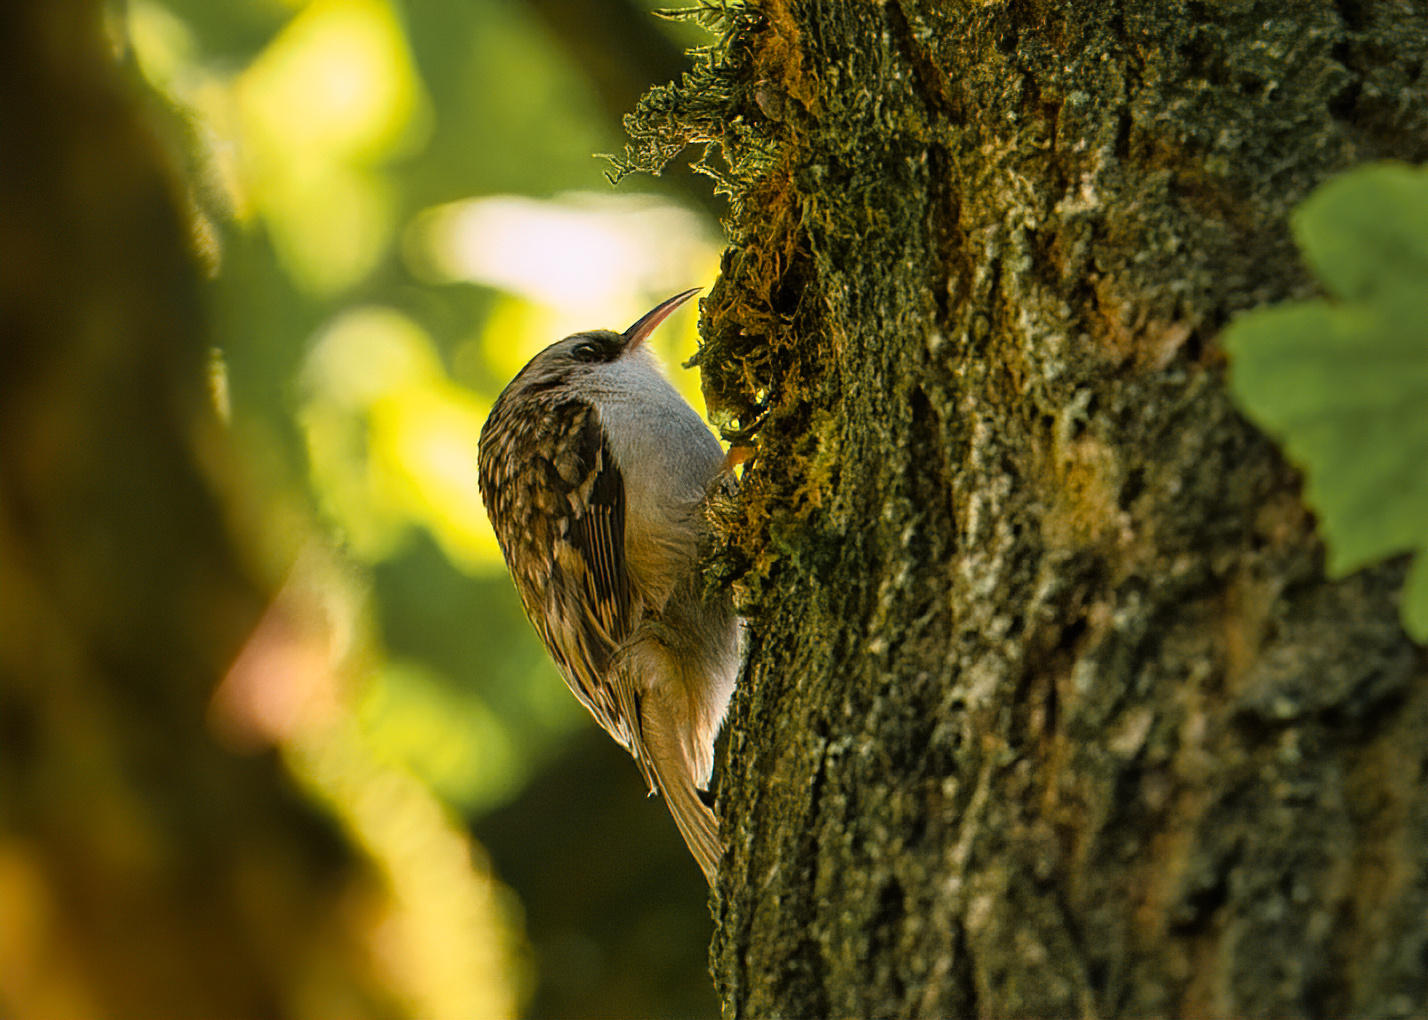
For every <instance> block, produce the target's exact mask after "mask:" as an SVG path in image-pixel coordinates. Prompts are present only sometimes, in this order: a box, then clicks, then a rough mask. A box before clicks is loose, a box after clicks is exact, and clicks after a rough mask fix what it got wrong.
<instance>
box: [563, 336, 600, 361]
mask: <svg viewBox="0 0 1428 1020" xmlns="http://www.w3.org/2000/svg"><path fill="white" fill-rule="evenodd" d="M570 356H571V357H572V358H574V359H575V360H576V361H581V362H584V363H586V364H590V363H591V362H595V361H599V360H601V358H600V345H599V344H597V343H595V341H593V340H584V341H582V342H580V343H578V344H576V345H575V349H574V350H573V351H571V352H570Z"/></svg>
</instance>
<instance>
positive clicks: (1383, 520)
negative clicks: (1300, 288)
mask: <svg viewBox="0 0 1428 1020" xmlns="http://www.w3.org/2000/svg"><path fill="white" fill-rule="evenodd" d="M1292 225H1293V228H1294V236H1295V238H1296V240H1297V241H1298V242H1299V246H1300V249H1301V250H1302V251H1303V252H1304V256H1305V258H1306V259H1307V261H1308V262H1309V263H1310V265H1311V266H1313V267H1314V270H1315V272H1316V273H1317V274H1318V275H1319V277H1320V279H1321V280H1322V281H1323V283H1324V286H1325V289H1326V290H1328V291H1329V293H1330V294H1331V295H1333V297H1334V298H1335V299H1336V300H1314V301H1300V302H1292V303H1288V304H1284V305H1280V306H1278V307H1275V308H1268V309H1260V310H1257V311H1254V312H1251V313H1249V314H1247V315H1244V316H1242V317H1241V318H1239V319H1237V320H1236V321H1235V322H1234V323H1233V324H1232V325H1231V326H1230V327H1229V329H1227V330H1226V332H1225V337H1224V344H1225V348H1226V350H1228V351H1229V353H1230V355H1231V358H1232V371H1231V375H1230V391H1231V393H1232V394H1233V395H1234V397H1235V399H1236V401H1237V402H1238V403H1239V405H1240V408H1241V410H1243V411H1244V413H1245V414H1246V415H1247V416H1248V417H1249V418H1250V419H1251V420H1253V421H1254V422H1255V423H1256V424H1258V425H1259V426H1260V427H1261V428H1263V429H1264V430H1265V431H1266V432H1268V433H1269V434H1270V435H1272V436H1274V437H1275V438H1276V439H1277V440H1278V441H1279V442H1280V444H1281V445H1282V446H1283V447H1284V449H1285V451H1286V454H1287V455H1288V457H1289V459H1290V460H1292V461H1293V462H1294V463H1295V464H1297V465H1298V466H1299V468H1300V469H1301V470H1302V471H1303V472H1304V476H1305V500H1306V501H1307V502H1308V503H1309V505H1310V506H1311V507H1312V508H1313V510H1314V512H1315V514H1316V515H1317V516H1318V518H1319V527H1320V530H1321V532H1322V534H1323V537H1324V540H1325V543H1326V545H1327V546H1328V550H1329V564H1328V567H1329V573H1330V574H1331V575H1332V576H1335V577H1342V576H1343V575H1345V574H1347V573H1350V572H1351V571H1354V570H1357V569H1359V568H1360V567H1363V566H1367V565H1368V564H1370V563H1374V562H1377V561H1378V560H1382V559H1384V558H1386V557H1389V556H1396V555H1399V554H1401V553H1407V552H1412V553H1414V554H1415V559H1414V562H1413V565H1412V567H1411V568H1410V572H1409V577H1408V581H1407V583H1406V584H1405V586H1404V590H1403V593H1402V597H1401V611H1402V617H1403V624H1404V628H1405V629H1406V630H1407V631H1408V633H1409V634H1410V635H1411V636H1412V637H1413V638H1414V639H1415V640H1417V641H1421V642H1428V172H1425V171H1424V170H1421V169H1414V168H1412V167H1407V166H1401V165H1375V166H1369V167H1364V168H1362V169H1360V170H1357V171H1354V172H1353V173H1350V174H1347V175H1345V176H1343V177H1340V178H1338V179H1337V180H1334V181H1331V182H1329V183H1328V184H1325V185H1324V186H1323V187H1321V188H1319V189H1318V190H1316V191H1315V192H1314V194H1312V195H1311V196H1309V198H1308V199H1307V200H1306V201H1305V202H1304V203H1303V204H1302V205H1300V206H1299V208H1298V209H1297V210H1295V213H1294V216H1293V220H1292Z"/></svg>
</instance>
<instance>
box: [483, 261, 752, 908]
mask: <svg viewBox="0 0 1428 1020" xmlns="http://www.w3.org/2000/svg"><path fill="white" fill-rule="evenodd" d="M698 291H699V288H697V287H696V288H694V289H692V290H687V291H684V292H683V293H681V294H676V295H674V296H673V297H671V298H668V299H667V300H665V301H662V302H661V303H659V304H658V305H656V306H655V307H654V308H653V309H651V310H650V311H649V312H648V313H646V314H645V315H643V316H642V317H640V318H639V319H638V320H637V321H636V322H635V323H634V324H633V325H632V326H630V327H629V328H628V329H626V330H625V331H624V332H623V333H616V332H613V331H611V330H590V331H587V332H582V333H575V334H573V335H572V336H568V337H566V338H564V339H563V340H558V341H556V342H555V343H553V344H551V345H550V346H548V347H546V348H545V349H544V350H542V351H541V352H540V353H539V354H537V355H536V356H535V357H534V358H532V359H531V360H530V362H529V363H527V364H526V366H525V367H524V368H522V369H521V371H520V372H519V373H517V374H516V376H515V378H514V379H513V380H511V382H510V383H509V384H508V385H507V386H506V388H505V389H504V390H503V391H502V392H501V395H500V396H499V397H497V399H496V402H495V404H494V405H493V406H492V408H491V413H490V415H489V417H488V418H487V420H486V423H485V425H484V426H483V427H482V429H481V438H480V441H479V451H478V462H479V483H480V490H481V497H482V501H483V502H484V504H485V507H486V512H487V515H488V516H489V517H490V520H491V526H492V528H493V530H494V531H495V533H496V539H497V542H498V543H499V545H500V547H501V552H502V555H503V556H504V557H505V561H506V566H507V568H508V569H509V571H510V574H511V578H512V580H513V581H514V583H515V587H516V590H517V592H518V593H519V595H520V599H521V603H522V605H523V607H524V609H525V612H526V616H527V617H528V618H529V619H530V621H531V623H532V624H533V625H534V626H535V629H536V631H537V632H538V633H539V634H540V637H541V639H542V641H543V642H544V644H545V647H546V650H547V651H548V652H549V653H550V657H551V658H552V659H553V660H554V662H555V665H556V666H557V668H558V669H559V671H560V674H561V675H562V677H564V679H565V682H566V684H567V685H568V686H569V687H570V690H571V691H572V692H573V693H574V694H575V697H576V698H578V699H579V701H580V703H581V704H582V705H584V706H585V708H586V709H588V710H589V712H590V714H591V715H592V716H593V717H594V718H595V721H596V722H597V723H599V724H600V726H601V727H603V728H604V730H605V731H606V732H607V733H609V735H610V736H611V737H613V738H614V739H615V740H616V741H617V742H619V743H620V745H621V746H623V747H624V748H625V749H626V750H628V751H629V752H630V754H631V755H632V756H633V757H634V759H635V762H636V763H637V764H638V765H639V768H640V770H641V772H642V773H643V775H644V779H645V781H646V783H647V784H648V786H649V791H650V793H651V795H653V794H659V795H661V796H663V797H664V799H665V802H666V804H667V805H668V807H669V810H670V814H671V815H673V817H674V822H675V825H676V826H677V827H678V829H679V832H680V834H681V835H682V836H683V837H684V842H685V844H686V845H687V846H688V847H689V850H690V852H691V853H692V854H693V855H694V858H695V860H696V861H697V862H698V863H699V867H700V869H701V870H702V871H703V872H704V876H705V878H706V880H707V881H708V882H709V884H710V885H713V884H714V882H715V878H716V876H717V873H718V867H719V860H720V857H721V856H722V854H723V850H724V843H723V841H722V839H721V837H720V833H719V822H718V819H717V818H716V817H715V815H714V813H713V811H712V810H711V809H710V807H709V806H708V804H707V803H706V796H707V795H705V794H704V793H703V791H705V790H707V788H708V785H709V779H710V775H711V772H712V769H713V763H714V739H715V737H716V736H717V734H718V732H719V728H720V726H721V725H722V723H723V720H724V716H725V714H726V712H727V710H728V705H729V700H730V697H731V696H732V693H733V690H734V682H735V676H736V674H737V673H738V668H739V655H740V643H741V640H742V622H741V621H740V620H739V618H738V616H737V615H736V613H735V611H734V607H733V601H732V598H731V597H730V595H729V593H728V592H727V591H719V590H715V591H708V590H706V585H705V583H704V580H703V576H702V573H701V572H700V570H699V569H698V561H699V548H700V541H701V538H703V537H704V536H705V535H706V532H707V526H706V524H705V520H706V517H705V507H706V505H707V501H708V500H709V498H710V496H711V494H713V493H714V492H715V491H716V490H719V491H721V492H728V491H731V489H732V488H733V487H735V486H736V485H737V482H736V480H735V479H734V478H733V475H732V468H730V467H729V466H728V465H729V463H730V462H728V461H726V457H725V454H724V451H723V448H722V447H721V445H720V443H719V440H718V439H717V438H716V437H715V436H714V434H713V433H712V432H711V431H710V429H709V427H708V425H706V424H705V422H704V420H703V419H702V418H701V417H700V416H699V414H698V412H696V411H695V410H694V408H693V407H691V406H690V405H689V403H688V402H687V401H685V399H684V398H683V397H682V396H680V394H679V393H678V391H677V390H675V388H674V387H673V386H672V385H670V382H669V380H668V379H667V378H666V377H665V375H664V372H663V370H662V368H661V366H660V363H659V360H658V359H657V358H656V356H655V355H654V353H653V352H652V351H651V350H650V347H649V344H648V343H647V341H648V339H649V336H650V334H651V333H653V332H654V330H655V328H656V327H657V326H659V324H660V323H661V322H663V321H664V320H665V318H666V317H667V316H668V315H669V314H670V313H671V312H673V311H674V310H675V309H676V308H678V307H679V306H680V305H681V304H683V303H684V302H685V301H687V300H688V299H689V298H690V297H692V296H693V295H694V294H696V293H698Z"/></svg>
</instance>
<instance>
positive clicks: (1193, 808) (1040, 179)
mask: <svg viewBox="0 0 1428 1020" xmlns="http://www.w3.org/2000/svg"><path fill="white" fill-rule="evenodd" d="M726 17H727V18H728V19H729V20H728V23H727V33H726V36H725V40H724V42H725V45H723V46H722V47H720V48H719V49H718V50H717V51H716V57H715V59H714V62H713V63H712V64H711V65H710V66H708V67H706V68H703V69H701V70H700V71H699V72H697V73H696V74H694V75H692V76H691V77H689V78H688V79H686V81H685V82H684V83H683V85H682V86H678V87H674V88H670V89H666V90H662V91H658V92H656V93H655V94H652V96H651V97H650V98H648V99H647V100H646V102H645V104H644V105H643V107H642V108H641V110H640V112H639V113H638V114H637V116H636V117H635V118H634V119H633V120H632V127H633V130H634V133H635V135H636V137H637V139H641V140H642V141H643V143H644V155H643V156H638V155H637V156H636V161H637V162H638V161H639V160H640V159H644V160H645V162H646V164H647V165H657V164H658V162H659V161H660V160H661V159H664V158H666V157H668V156H669V155H670V154H671V153H672V152H673V151H675V150H677V149H678V147H679V146H680V145H682V144H684V143H686V142H689V141H695V142H698V141H704V142H707V143H712V144H713V145H715V146H716V148H718V147H722V149H723V151H724V154H725V156H726V157H727V159H728V160H729V163H730V166H729V168H728V169H727V171H726V180H725V184H726V186H727V187H728V188H729V189H731V191H732V194H733V197H734V199H735V203H736V204H735V211H734V215H733V217H732V220H731V224H730V225H731V229H732V234H733V238H734V244H733V246H732V247H731V249H730V251H729V253H728V254H727V256H726V259H725V263H724V269H723V273H722V276H721V279H720V281H719V283H718V284H717V285H716V287H715V289H714V291H713V293H712V294H711V296H710V298H709V300H708V302H707V304H706V307H705V310H704V321H703V331H704V334H705V337H706V341H707V347H706V349H705V350H704V352H703V353H702V354H701V358H700V361H701V365H702V368H703V371H704V373H705V379H706V387H707V389H708V393H709V396H710V399H711V403H712V405H713V406H715V407H717V408H721V409H723V411H724V412H725V413H727V414H729V415H730V416H731V417H732V418H733V419H734V420H735V421H736V422H737V424H739V425H741V426H744V427H750V428H751V431H754V432H755V433H756V439H755V440H754V442H755V443H756V445H757V450H758V453H757V458H756V460H755V461H754V462H753V464H752V466H751V469H750V470H749V471H748V473H747V475H746V479H745V486H744V495H743V499H742V502H741V505H740V508H739V511H738V515H737V519H736V520H735V521H734V523H733V525H732V527H731V530H730V535H729V537H728V541H727V543H725V545H724V547H723V548H722V549H721V550H720V551H719V552H717V553H716V556H715V558H714V565H713V568H712V573H713V574H714V575H715V577H716V579H718V580H720V581H722V582H724V583H733V584H735V586H736V589H737V590H738V592H739V593H740V598H741V600H742V604H743V608H744V610H745V611H746V612H747V613H748V614H749V616H750V618H751V619H752V621H753V627H752V631H751V652H750V662H749V666H748V669H747V670H746V675H745V677H744V678H743V679H742V681H741V687H740V691H739V694H738V695H737V698H736V701H735V705H734V709H733V715H732V722H731V732H730V736H729V745H728V752H727V760H726V761H725V763H724V768H723V771H722V776H723V778H722V789H721V790H720V794H719V810H720V812H721V814H722V816H723V818H724V823H725V827H726V833H727V835H728V839H729V842H730V850H729V854H728V857H727V860H726V862H725V865H724V870H723V874H722V876H721V880H720V882H719V885H718V889H717V892H716V897H715V912H716V918H717V921H718V934H717V936H716V942H715V946H714V951H713V952H714V956H713V959H714V970H715V975H716V980H717V982H718V985H719V988H720V991H721V995H722V997H723V999H724V1002H725V1010H726V1015H727V1016H731V1017H738V1016H810V1017H811V1016H970V1015H981V1016H1012V1015H1016V1016H1022V1015H1055V1016H1069V1015H1141V1016H1148V1015H1182V1016H1183V1015H1202V1016H1203V1015H1230V1014H1242V1015H1274V1016H1298V1015H1309V1016H1316V1015H1375V1016H1391V1015H1406V1014H1412V1013H1419V1014H1421V1013H1422V1012H1423V1011H1424V1009H1425V1008H1428V998H1425V991H1428V961H1426V960H1425V950H1428V784H1425V782H1424V779H1425V771H1428V684H1425V675H1428V669H1425V657H1424V655H1423V652H1422V650H1421V649H1417V648H1416V647H1415V646H1413V645H1412V644H1411V643H1410V642H1409V641H1408V640H1407V638H1406V637H1405V636H1404V635H1403V634H1402V633H1401V631H1400V629H1399V627H1398V625H1397V622H1396V608H1395V598H1396V593H1397V589H1398V586H1399V583H1400V581H1401V577H1402V571H1401V569H1400V566H1399V565H1393V564H1390V565H1387V566H1385V567H1383V568H1381V569H1377V570H1372V571H1368V572H1365V573H1363V574H1360V575H1358V576H1355V577H1352V578H1350V579H1349V580H1347V581H1344V582H1342V583H1329V582H1327V581H1326V580H1325V579H1324V577H1323V573H1322V562H1323V556H1322V549H1321V547H1320V546H1319V544H1318V542H1317V540H1316V539H1315V537H1314V533H1313V520H1312V518H1311V516H1310V515H1309V514H1308V513H1307V512H1306V510H1305V508H1304V506H1303V504H1302V503H1301V501H1300V499H1299V495H1298V493H1299V481H1298V478H1297V477H1296V475H1295V473H1294V471H1293V470H1292V469H1290V468H1289V467H1287V466H1286V465H1285V463H1284V462H1283V461H1282V460H1281V458H1280V457H1279V456H1278V455H1277V453H1276V451H1275V449H1274V448H1273V446H1272V445H1271V444H1270V443H1269V442H1268V441H1267V440H1266V439H1265V438H1263V437H1262V436H1260V435H1258V434H1257V433H1256V431H1255V430H1254V429H1253V428H1252V427H1250V426H1248V425H1247V424H1246V423H1245V422H1244V421H1243V420H1242V419H1241V418H1240V416H1239V415H1238V414H1237V413H1236V412H1235V410H1234V409H1233V408H1232V407H1231V405H1230V403H1229V401H1228V399H1227V396H1226V392H1225V386H1224V378H1225V363H1224V359H1223V356H1222V355H1221V353H1220V351H1219V349H1218V347H1217V344H1216V336H1217V333H1218V331H1219V330H1220V329H1221V328H1222V327H1223V325H1224V324H1225V323H1226V322H1227V321H1228V319H1229V318H1230V317H1231V316H1232V315H1234V314H1235V313H1237V312H1239V311H1241V310H1244V309H1247V308H1250V307H1252V306H1255V305H1258V304H1260V303H1263V302H1266V301H1273V300H1278V299H1283V298H1288V297H1294V296H1304V295H1307V294H1310V293H1312V291H1313V282H1312V280H1311V279H1310V278H1309V277H1308V276H1307V274H1306V271H1305V270H1304V268H1303V267H1302V265H1301V263H1300V261H1299V259H1298V258H1297V256H1296V252H1295V250H1294V247H1293V244H1292V241H1291V239H1290V236H1289V233H1288V229H1287V222H1286V216H1287V213H1288V212H1289V210H1290V208H1291V207H1292V206H1293V205H1294V204H1295V203H1296V202H1298V201H1299V200H1301V199H1302V198H1303V197H1304V196H1305V195H1306V194H1307V193H1308V192H1309V191H1310V190H1311V189H1312V188H1313V187H1314V186H1315V185H1316V184H1318V183H1320V182H1322V181H1323V180H1325V179H1326V178H1327V177H1329V176H1330V175H1332V174H1334V173H1336V172H1338V171H1341V170H1343V169H1345V168H1347V167H1350V166H1353V165H1355V164H1357V163H1360V162H1362V161H1364V160H1367V159H1371V158H1381V157H1398V158H1403V159H1409V160H1422V159H1424V158H1428V79H1425V71H1424V62H1425V58H1428V6H1425V4H1424V3H1423V2H1422V0H1411V2H1410V0H1398V2H1388V0H1385V2H1379V3H1371V2H1355V0H1338V2H1333V0H1298V2H1291V3H1283V2H1274V3H1269V2H1257V0H1231V2H1225V3H1197V2H1188V0H1144V2H1140V3H1104V4H1103V3H1091V2H1078V3H1070V2H1061V3H1058V2H1054V0H1007V2H992V3H935V2H921V0H902V2H889V3H844V2H841V0H840V2H822V3H820V2H816V0H804V2H799V0H794V2H777V0H768V2H765V3H757V4H754V3H751V4H749V5H748V6H747V8H741V9H740V10H739V11H736V12H731V13H729V14H727V15H726Z"/></svg>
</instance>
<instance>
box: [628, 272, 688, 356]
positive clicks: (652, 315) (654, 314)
mask: <svg viewBox="0 0 1428 1020" xmlns="http://www.w3.org/2000/svg"><path fill="white" fill-rule="evenodd" d="M699 290H700V288H698V287H695V288H693V289H691V290H687V291H685V292H684V293H683V294H676V295H675V296H674V297H672V298H668V299H666V300H664V301H661V302H660V303H659V304H657V305H655V306H654V307H653V308H651V309H650V310H649V311H648V312H646V313H645V314H644V315H642V316H640V318H639V319H638V320H637V321H636V322H635V324H634V325H633V326H631V327H630V328H629V329H627V330H625V350H627V351H632V350H634V349H635V348H636V347H638V346H639V345H640V344H642V343H644V342H645V337H647V336H649V335H650V334H651V333H653V332H654V331H655V327H656V326H658V325H659V324H660V323H661V322H663V321H664V320H665V318H666V317H668V315H669V313H670V312H672V311H674V310H675V309H676V308H678V307H679V306H680V305H682V304H684V302H686V301H688V300H689V299H690V298H692V297H693V296H694V295H695V294H698V293H699Z"/></svg>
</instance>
